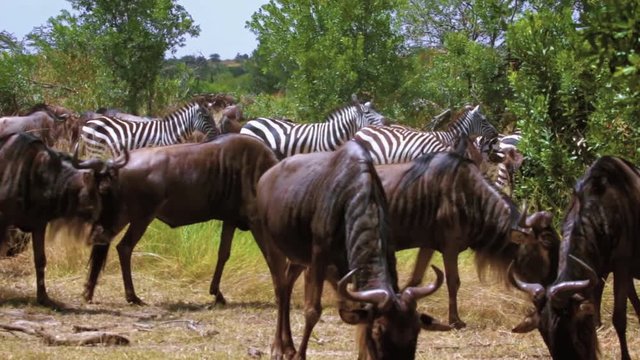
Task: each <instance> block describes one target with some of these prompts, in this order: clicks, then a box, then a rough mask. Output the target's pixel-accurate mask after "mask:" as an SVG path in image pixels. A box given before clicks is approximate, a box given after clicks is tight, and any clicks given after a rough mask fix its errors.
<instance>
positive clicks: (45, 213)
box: [0, 133, 126, 306]
mask: <svg viewBox="0 0 640 360" xmlns="http://www.w3.org/2000/svg"><path fill="white" fill-rule="evenodd" d="M76 155H77V153H76ZM125 162H126V154H125V155H124V157H123V158H119V159H117V160H116V161H114V162H107V163H104V162H102V161H97V160H88V161H85V162H78V159H77V157H74V158H71V157H70V156H69V155H66V154H63V153H60V152H57V151H54V150H52V149H50V148H48V147H47V146H46V145H45V144H44V143H43V142H42V140H40V139H38V138H36V137H35V136H33V135H31V134H27V133H18V134H12V135H9V136H5V137H2V138H0V245H2V244H4V242H5V240H6V239H5V236H6V234H7V228H8V227H9V226H15V227H17V228H19V229H20V230H22V231H24V232H30V233H31V234H32V237H33V240H32V243H33V253H34V261H35V267H36V279H37V301H38V303H40V304H42V305H47V306H56V304H55V303H54V302H53V301H51V300H50V299H49V297H48V295H47V291H46V288H45V283H44V271H45V266H46V256H45V252H44V236H45V228H46V226H47V223H48V222H49V221H51V220H53V219H58V218H77V219H79V220H81V221H84V222H87V223H92V222H94V221H95V220H97V218H98V215H99V213H100V211H101V209H102V202H101V197H102V196H103V195H105V194H107V193H108V192H109V191H110V190H111V189H112V188H111V186H112V183H111V182H112V181H113V175H114V171H116V170H117V169H118V168H119V167H121V166H122V165H124V163H125ZM79 169H92V170H91V171H79Z"/></svg>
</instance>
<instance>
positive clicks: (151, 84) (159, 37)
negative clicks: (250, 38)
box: [50, 0, 200, 113]
mask: <svg viewBox="0 0 640 360" xmlns="http://www.w3.org/2000/svg"><path fill="white" fill-rule="evenodd" d="M69 1H70V3H71V5H72V8H73V9H74V10H75V11H77V12H78V16H77V19H76V18H75V17H72V18H73V19H74V21H77V24H78V26H79V27H81V28H82V29H83V30H86V31H87V32H89V33H90V34H92V38H93V44H94V45H93V46H94V47H95V49H96V53H95V54H93V55H92V56H99V57H101V58H102V59H103V60H104V62H105V63H106V64H107V66H108V67H109V69H110V70H111V71H112V72H113V74H114V75H115V76H116V77H117V78H118V79H119V80H120V81H122V82H123V83H124V84H125V87H126V106H127V108H128V110H129V111H130V112H132V113H137V112H138V110H139V107H140V105H141V104H142V103H143V101H145V100H146V103H147V107H148V108H149V109H150V108H151V106H152V103H151V102H152V99H153V96H154V93H155V87H156V83H157V80H158V75H159V73H160V70H161V66H162V62H163V59H164V54H165V53H166V52H167V51H170V52H172V53H175V51H176V49H177V47H180V46H183V45H184V41H185V39H186V36H197V35H198V34H199V32H200V29H199V27H198V26H197V25H195V24H194V23H193V19H192V18H191V16H190V15H189V13H187V11H186V10H185V9H184V7H183V6H181V5H178V4H177V1H176V0H69ZM58 25H60V26H62V25H63V24H61V23H58ZM60 26H58V27H52V28H50V31H51V32H53V33H55V32H61V31H65V30H64V29H63V28H60ZM53 45H55V44H53Z"/></svg>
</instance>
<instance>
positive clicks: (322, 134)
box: [240, 97, 385, 159]
mask: <svg viewBox="0 0 640 360" xmlns="http://www.w3.org/2000/svg"><path fill="white" fill-rule="evenodd" d="M353 100H354V101H353V103H352V104H351V105H347V106H344V107H342V108H339V109H338V110H335V111H334V112H332V113H331V114H330V115H329V116H328V117H327V119H326V121H325V122H323V123H311V124H296V123H293V122H291V121H287V120H277V119H270V118H257V119H253V120H249V121H247V123H246V124H245V125H244V126H243V127H242V129H241V130H240V133H241V134H246V135H251V136H254V137H257V138H259V139H261V140H262V141H264V142H265V144H267V145H268V146H269V147H270V148H271V149H272V150H273V151H274V152H275V153H276V156H277V157H278V158H279V159H283V158H285V157H288V156H291V155H294V154H300V153H310V152H317V151H333V150H336V149H337V148H338V147H340V145H342V144H344V143H345V142H347V141H349V140H350V139H351V138H352V137H353V135H355V133H356V132H357V131H358V130H360V129H361V128H364V127H366V126H369V125H383V124H384V121H385V118H384V116H382V115H381V114H379V113H378V112H376V111H375V110H374V109H373V108H372V105H371V103H370V102H366V103H364V104H361V103H360V102H358V101H357V99H356V98H355V97H354V98H353Z"/></svg>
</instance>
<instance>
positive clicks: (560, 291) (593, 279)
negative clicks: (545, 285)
mask: <svg viewBox="0 0 640 360" xmlns="http://www.w3.org/2000/svg"><path fill="white" fill-rule="evenodd" d="M569 258H571V259H572V260H574V261H575V262H577V263H578V264H580V266H582V267H584V268H585V269H586V270H587V273H588V274H589V279H587V280H574V281H563V282H561V283H559V284H555V285H553V286H552V287H550V288H549V298H550V299H551V300H553V303H554V304H555V305H556V306H563V305H564V304H565V303H566V302H567V301H568V300H569V298H571V296H573V295H575V294H576V293H577V292H578V291H581V290H585V289H588V288H590V287H591V286H594V285H595V284H597V283H598V281H599V279H598V275H597V274H596V272H595V271H594V270H593V268H591V266H589V265H587V264H586V263H585V262H584V261H582V260H580V259H578V258H577V257H575V256H574V255H569Z"/></svg>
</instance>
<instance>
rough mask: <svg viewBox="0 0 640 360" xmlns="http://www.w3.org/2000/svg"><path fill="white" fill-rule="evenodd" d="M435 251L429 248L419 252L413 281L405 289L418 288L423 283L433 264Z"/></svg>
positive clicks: (412, 277)
mask: <svg viewBox="0 0 640 360" xmlns="http://www.w3.org/2000/svg"><path fill="white" fill-rule="evenodd" d="M434 251H435V250H433V249H429V248H420V250H419V251H418V256H417V257H416V265H415V266H414V268H413V273H412V274H411V279H410V280H409V282H408V283H407V286H405V288H408V287H412V286H418V285H420V283H422V279H423V278H424V273H425V271H426V270H427V266H428V265H429V262H431V258H432V257H433V253H434Z"/></svg>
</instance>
